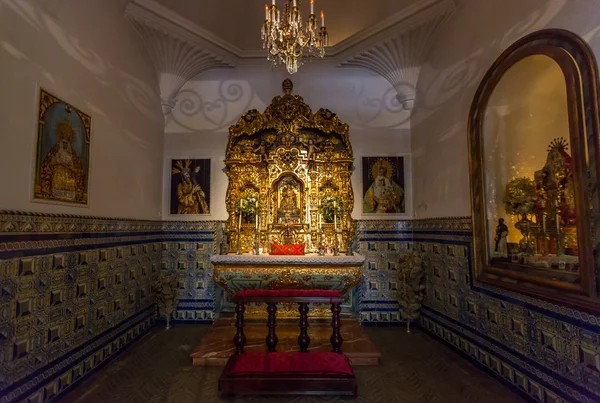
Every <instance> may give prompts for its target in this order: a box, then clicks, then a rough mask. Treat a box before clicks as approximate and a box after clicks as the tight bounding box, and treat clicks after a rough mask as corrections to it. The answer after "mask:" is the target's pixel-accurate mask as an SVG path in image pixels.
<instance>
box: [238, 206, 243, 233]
mask: <svg viewBox="0 0 600 403" xmlns="http://www.w3.org/2000/svg"><path fill="white" fill-rule="evenodd" d="M241 229H242V199H240V219H239V221H238V230H241Z"/></svg>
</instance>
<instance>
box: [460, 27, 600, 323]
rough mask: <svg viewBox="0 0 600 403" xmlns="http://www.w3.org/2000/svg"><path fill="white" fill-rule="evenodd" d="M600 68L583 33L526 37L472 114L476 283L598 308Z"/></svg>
mask: <svg viewBox="0 0 600 403" xmlns="http://www.w3.org/2000/svg"><path fill="white" fill-rule="evenodd" d="M598 118H599V113H598V69H597V66H596V59H595V57H594V55H593V53H592V51H591V49H590V48H589V46H588V45H587V44H586V43H585V41H584V40H583V39H581V38H580V37H579V36H577V35H575V34H573V33H571V32H568V31H564V30H555V29H552V30H543V31H538V32H534V33H532V34H529V35H527V36H525V37H523V38H521V39H519V40H518V41H517V42H515V43H514V44H513V45H511V46H510V47H509V48H508V49H506V50H505V51H504V52H503V53H502V55H500V57H499V58H498V59H497V60H496V61H495V62H494V64H493V65H492V66H491V67H490V69H489V70H488V72H487V73H486V75H485V77H484V78H483V80H482V82H481V84H480V85H479V88H478V89H477V92H476V93H475V97H474V99H473V103H472V106H471V112H470V116H469V151H470V154H469V157H470V158H469V163H470V175H471V196H472V198H471V201H472V207H473V257H474V261H473V262H474V265H473V267H474V274H475V281H476V282H478V283H486V284H492V285H494V286H498V287H502V288H507V289H510V290H512V291H517V292H521V293H525V294H528V295H531V296H534V297H539V298H545V299H548V300H552V301H556V302H560V303H563V304H568V305H570V306H574V307H577V308H578V309H591V310H594V311H598V312H600V300H599V299H598V298H597V296H598V291H597V287H596V284H598V279H597V276H598V273H600V253H597V251H596V249H600V244H599V243H598V242H599V240H600V193H599V187H598V178H599V177H600V164H598V158H599V155H600V147H599V141H598V132H599V131H600V129H599V122H598Z"/></svg>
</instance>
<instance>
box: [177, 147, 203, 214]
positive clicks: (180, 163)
mask: <svg viewBox="0 0 600 403" xmlns="http://www.w3.org/2000/svg"><path fill="white" fill-rule="evenodd" d="M210 161H211V160H210V158H203V159H189V158H173V159H171V160H170V169H171V193H170V207H169V214H171V215H198V214H203V215H209V214H210Z"/></svg>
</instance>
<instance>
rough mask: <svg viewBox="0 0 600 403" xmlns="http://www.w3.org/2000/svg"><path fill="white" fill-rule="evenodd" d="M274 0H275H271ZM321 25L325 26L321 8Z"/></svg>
mask: <svg viewBox="0 0 600 403" xmlns="http://www.w3.org/2000/svg"><path fill="white" fill-rule="evenodd" d="M273 1H275V0H273ZM321 26H322V27H324V26H325V13H324V12H323V10H321Z"/></svg>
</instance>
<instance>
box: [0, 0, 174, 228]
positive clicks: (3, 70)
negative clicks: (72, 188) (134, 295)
mask: <svg viewBox="0 0 600 403" xmlns="http://www.w3.org/2000/svg"><path fill="white" fill-rule="evenodd" d="M126 3H127V0H102V1H99V0H2V1H1V2H0V88H1V89H2V94H1V95H0V189H2V190H1V191H0V209H10V210H25V211H36V212H47V213H69V214H83V215H95V216H105V217H124V218H145V219H158V218H160V215H159V214H160V205H161V198H160V197H161V196H160V195H161V191H162V190H161V187H162V181H161V179H160V178H161V172H162V171H161V169H162V166H161V163H160V161H161V159H162V147H163V145H162V139H163V124H164V120H163V116H162V113H161V111H160V102H159V97H158V90H157V84H156V78H155V75H154V72H153V69H152V65H151V62H150V59H149V57H148V56H147V54H146V51H145V49H144V48H143V46H142V44H141V40H140V39H139V38H138V35H137V33H136V32H135V30H134V29H133V26H132V25H131V24H130V23H129V22H128V21H127V20H126V19H125V17H124V9H125V4H126ZM38 86H42V87H43V88H45V89H46V90H48V91H50V92H52V93H54V94H55V95H57V96H58V97H60V98H62V99H64V100H65V101H67V102H70V103H72V104H73V105H75V106H77V107H78V108H80V109H82V110H83V111H85V112H87V113H88V114H90V115H91V116H92V136H91V164H90V176H89V184H90V185H89V188H90V190H89V192H90V193H89V207H87V208H82V207H73V206H62V205H51V204H43V203H34V202H31V199H32V181H33V165H34V161H33V160H34V158H35V145H36V130H37V119H36V109H37V102H38V99H37V97H38V95H37V88H38Z"/></svg>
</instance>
